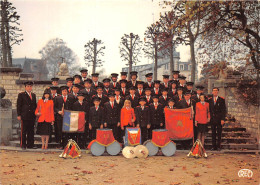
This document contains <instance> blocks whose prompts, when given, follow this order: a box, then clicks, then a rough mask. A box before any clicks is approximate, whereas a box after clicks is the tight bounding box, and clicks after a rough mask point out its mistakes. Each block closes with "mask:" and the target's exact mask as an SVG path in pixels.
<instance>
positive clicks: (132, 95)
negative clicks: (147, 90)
mask: <svg viewBox="0 0 260 185" xmlns="http://www.w3.org/2000/svg"><path fill="white" fill-rule="evenodd" d="M129 91H130V94H129V95H128V96H126V98H125V99H127V100H130V101H131V106H132V108H135V107H136V106H138V104H139V98H138V96H136V95H135V88H134V87H130V89H129Z"/></svg>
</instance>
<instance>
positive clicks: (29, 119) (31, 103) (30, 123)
mask: <svg viewBox="0 0 260 185" xmlns="http://www.w3.org/2000/svg"><path fill="white" fill-rule="evenodd" d="M24 86H25V91H24V92H21V93H19V94H18V99H17V119H18V120H19V121H21V147H22V149H26V148H34V124H35V109H36V107H37V104H36V95H35V94H34V93H32V86H33V83H32V82H31V81H28V82H25V83H24Z"/></svg>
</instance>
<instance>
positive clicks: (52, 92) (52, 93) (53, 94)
mask: <svg viewBox="0 0 260 185" xmlns="http://www.w3.org/2000/svg"><path fill="white" fill-rule="evenodd" d="M58 89H60V88H59V87H57V86H51V87H50V93H49V94H50V96H51V99H52V100H54V98H55V97H56V96H59V95H60V94H58V93H57V91H58Z"/></svg>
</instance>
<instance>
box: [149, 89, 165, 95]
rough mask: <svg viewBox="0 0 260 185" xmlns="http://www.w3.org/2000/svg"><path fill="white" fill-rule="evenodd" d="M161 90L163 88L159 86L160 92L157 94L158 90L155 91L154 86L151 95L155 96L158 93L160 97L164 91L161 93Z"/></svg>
mask: <svg viewBox="0 0 260 185" xmlns="http://www.w3.org/2000/svg"><path fill="white" fill-rule="evenodd" d="M161 90H162V89H160V88H159V89H158V94H156V92H155V90H154V88H153V89H152V90H151V92H152V94H151V95H152V96H155V95H157V96H159V97H160V96H161V95H162V93H161Z"/></svg>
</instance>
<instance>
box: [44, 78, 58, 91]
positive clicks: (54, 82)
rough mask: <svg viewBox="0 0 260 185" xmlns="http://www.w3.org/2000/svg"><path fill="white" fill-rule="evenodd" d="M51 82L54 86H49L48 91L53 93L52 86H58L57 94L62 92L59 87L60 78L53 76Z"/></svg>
mask: <svg viewBox="0 0 260 185" xmlns="http://www.w3.org/2000/svg"><path fill="white" fill-rule="evenodd" d="M51 84H52V86H50V87H47V88H46V89H45V90H47V92H48V93H49V94H51V87H56V90H57V94H60V88H59V78H56V77H55V78H51Z"/></svg>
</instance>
